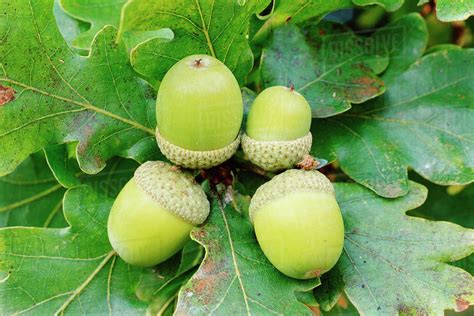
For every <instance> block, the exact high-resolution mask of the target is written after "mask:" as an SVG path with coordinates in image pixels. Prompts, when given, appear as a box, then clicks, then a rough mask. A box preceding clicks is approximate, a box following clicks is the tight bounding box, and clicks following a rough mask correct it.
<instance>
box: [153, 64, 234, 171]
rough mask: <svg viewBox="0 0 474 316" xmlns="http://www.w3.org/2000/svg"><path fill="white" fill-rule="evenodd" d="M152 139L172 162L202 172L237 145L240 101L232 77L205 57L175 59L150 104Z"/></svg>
mask: <svg viewBox="0 0 474 316" xmlns="http://www.w3.org/2000/svg"><path fill="white" fill-rule="evenodd" d="M156 117H157V129H156V139H157V142H158V146H159V148H160V150H161V152H162V153H163V154H164V155H165V156H166V157H167V158H168V159H169V160H171V161H172V162H173V163H175V164H177V165H181V166H184V167H186V168H191V169H201V168H204V169H207V168H211V167H213V166H217V165H219V164H221V163H222V162H224V161H226V160H227V159H229V158H230V157H232V155H233V154H234V153H235V152H236V150H237V148H238V147H239V144H240V135H239V132H240V126H241V123H242V119H243V100H242V93H241V91H240V87H239V84H238V82H237V80H236V79H235V77H234V75H233V74H232V72H231V71H230V70H229V69H228V68H227V67H226V66H225V65H224V64H223V63H222V62H220V61H219V60H217V59H216V58H214V57H211V56H207V55H192V56H188V57H185V58H183V59H181V60H180V61H179V62H177V63H176V64H175V65H174V66H173V67H171V69H170V70H169V71H168V72H167V73H166V75H165V76H164V78H163V81H162V82H161V84H160V88H159V91H158V97H157V101H156Z"/></svg>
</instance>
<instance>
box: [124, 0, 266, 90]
mask: <svg viewBox="0 0 474 316" xmlns="http://www.w3.org/2000/svg"><path fill="white" fill-rule="evenodd" d="M268 2H269V1H268V0H256V1H202V0H201V1H199V0H196V1H194V0H179V1H166V0H161V1H145V0H131V1H129V2H128V3H127V4H126V5H125V7H124V10H123V16H122V20H121V23H120V34H124V33H125V32H127V31H151V30H156V29H161V28H170V29H171V30H172V31H173V33H174V39H172V40H170V39H162V38H161V39H151V40H149V41H146V42H144V43H142V44H140V45H138V46H137V47H136V48H135V49H133V50H132V52H131V56H130V58H131V62H132V65H133V66H134V68H135V70H136V71H137V72H139V73H140V74H142V75H144V76H145V77H147V78H151V79H152V80H158V81H159V80H161V79H162V78H163V76H164V75H165V73H166V72H167V71H168V69H169V68H170V67H171V66H172V65H173V64H175V63H176V62H177V61H178V60H180V59H182V58H184V57H186V56H188V55H192V54H208V55H212V56H214V57H216V58H217V59H219V60H221V61H222V62H223V63H225V64H226V65H227V67H229V69H230V70H231V71H232V72H233V73H234V75H235V77H236V78H237V80H238V81H239V82H240V83H243V82H245V77H246V76H247V74H248V73H249V72H250V70H251V69H252V66H253V55H252V51H251V49H250V47H249V44H248V29H249V19H250V17H251V16H252V15H253V14H256V13H259V12H260V11H261V10H263V9H264V8H265V7H266V5H267V4H268Z"/></svg>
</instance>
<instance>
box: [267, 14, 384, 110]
mask: <svg viewBox="0 0 474 316" xmlns="http://www.w3.org/2000/svg"><path fill="white" fill-rule="evenodd" d="M380 59H384V56H383V51H381V50H380V49H379V48H377V47H375V46H373V47H372V45H371V41H369V40H367V41H366V40H364V39H363V38H362V37H357V36H355V35H354V34H353V33H352V32H351V31H349V30H348V29H347V28H345V27H343V26H342V25H339V24H335V23H330V22H323V23H319V24H317V25H316V24H314V23H310V24H307V25H306V26H305V27H303V28H302V29H301V30H300V29H299V28H298V27H296V26H293V25H287V26H285V27H281V28H279V29H277V30H275V32H274V34H273V37H272V40H271V42H270V44H269V46H268V47H267V48H266V49H264V50H263V52H262V60H261V65H260V67H261V75H262V80H263V85H264V87H270V86H276V85H282V86H287V87H289V86H291V85H293V86H294V87H295V89H296V91H298V92H299V93H301V94H302V95H303V96H305V98H306V99H307V100H308V102H309V104H310V105H311V109H312V112H313V116H314V117H328V116H333V115H336V114H339V113H341V112H344V111H347V110H348V109H349V108H350V107H351V103H362V102H364V101H367V100H369V99H371V98H374V97H376V96H378V95H380V94H382V93H383V92H384V91H385V87H384V83H383V82H382V80H381V79H380V78H378V77H377V76H376V74H375V73H374V71H373V70H372V69H371V68H370V67H369V65H374V67H375V68H380V67H382V69H378V70H379V71H378V72H380V71H381V70H383V68H384V66H383V65H382V66H380ZM385 66H386V64H385Z"/></svg>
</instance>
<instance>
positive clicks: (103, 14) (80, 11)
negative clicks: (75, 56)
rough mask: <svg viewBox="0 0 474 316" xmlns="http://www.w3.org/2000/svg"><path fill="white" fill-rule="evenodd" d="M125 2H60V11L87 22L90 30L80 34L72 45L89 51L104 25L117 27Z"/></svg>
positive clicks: (74, 0)
mask: <svg viewBox="0 0 474 316" xmlns="http://www.w3.org/2000/svg"><path fill="white" fill-rule="evenodd" d="M126 2H127V1H126V0H101V1H100V2H97V1H91V0H60V4H61V7H62V9H63V10H64V11H65V12H66V13H68V14H69V15H70V16H72V17H74V18H76V19H78V20H81V21H83V22H87V23H89V24H90V28H89V29H88V30H87V31H86V32H83V33H80V34H78V35H77V36H76V38H75V39H74V40H73V41H72V45H73V46H74V47H77V48H79V49H90V48H91V44H92V42H93V40H94V38H95V36H96V34H97V33H99V32H100V30H102V29H103V28H104V27H105V26H106V25H112V26H115V27H118V25H119V22H120V12H121V10H122V6H123V5H124V4H125V3H126Z"/></svg>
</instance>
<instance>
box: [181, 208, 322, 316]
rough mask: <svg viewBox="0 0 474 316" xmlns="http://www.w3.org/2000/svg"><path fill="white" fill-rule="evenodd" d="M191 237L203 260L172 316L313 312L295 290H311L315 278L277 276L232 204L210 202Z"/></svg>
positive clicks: (182, 293)
mask: <svg viewBox="0 0 474 316" xmlns="http://www.w3.org/2000/svg"><path fill="white" fill-rule="evenodd" d="M191 237H192V238H193V239H194V240H196V241H198V242H199V243H200V244H202V245H203V246H204V248H205V249H206V256H205V258H204V261H203V263H202V264H201V266H200V268H199V270H198V271H197V272H196V274H194V276H193V277H192V278H191V280H190V281H189V282H188V284H186V285H185V286H184V287H183V288H182V289H181V292H180V294H179V297H178V305H177V307H176V312H175V313H176V315H189V314H193V315H194V314H210V313H216V314H222V315H229V314H234V315H243V314H297V315H305V314H307V315H310V314H311V313H310V310H309V309H307V308H306V307H305V306H304V305H303V304H301V303H299V302H298V301H297V299H296V296H295V294H294V292H295V291H307V290H309V289H311V288H313V287H315V286H316V285H318V284H319V279H317V278H316V279H312V280H306V281H300V280H295V279H292V278H288V277H286V276H284V275H283V274H281V273H280V272H278V271H277V270H276V269H275V268H274V267H273V266H272V265H271V264H270V262H269V261H268V260H267V259H266V258H265V256H264V254H263V252H262V251H261V250H260V248H259V247H258V244H257V241H256V239H255V236H254V234H253V228H252V225H251V224H250V222H249V221H247V219H245V218H244V217H243V214H241V213H239V212H238V210H237V209H235V208H234V207H233V206H230V205H228V206H226V207H222V206H221V205H220V204H219V202H218V201H217V200H214V201H213V202H212V210H211V215H210V217H209V218H208V220H207V222H206V225H205V226H203V227H201V228H197V229H195V230H193V231H192V232H191Z"/></svg>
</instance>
